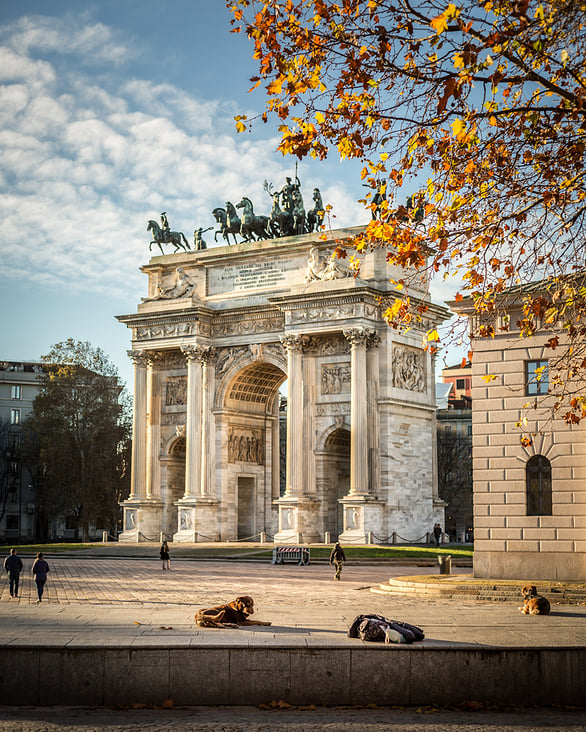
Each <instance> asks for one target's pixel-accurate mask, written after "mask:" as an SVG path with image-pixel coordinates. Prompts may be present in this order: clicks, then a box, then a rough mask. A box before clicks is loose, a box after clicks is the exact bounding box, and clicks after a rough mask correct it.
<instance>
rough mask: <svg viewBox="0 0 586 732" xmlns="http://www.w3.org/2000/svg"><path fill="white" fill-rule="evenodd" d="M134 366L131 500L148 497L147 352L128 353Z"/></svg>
mask: <svg viewBox="0 0 586 732" xmlns="http://www.w3.org/2000/svg"><path fill="white" fill-rule="evenodd" d="M128 355H129V357H130V359H131V360H132V363H133V364H134V410H133V414H132V479H131V489H130V498H131V499H133V498H144V497H146V493H147V491H146V484H147V480H146V456H147V363H148V356H147V354H146V352H145V351H128Z"/></svg>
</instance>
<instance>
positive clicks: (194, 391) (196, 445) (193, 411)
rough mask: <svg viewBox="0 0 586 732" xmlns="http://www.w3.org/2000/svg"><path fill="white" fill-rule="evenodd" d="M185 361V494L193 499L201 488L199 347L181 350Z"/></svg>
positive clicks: (200, 352) (200, 377)
mask: <svg viewBox="0 0 586 732" xmlns="http://www.w3.org/2000/svg"><path fill="white" fill-rule="evenodd" d="M181 350H182V351H183V353H184V354H185V358H186V360H187V420H186V424H185V443H186V444H185V494H184V496H183V497H184V498H193V497H195V496H197V495H199V494H200V486H201V437H202V434H201V403H202V394H201V390H202V368H201V354H202V349H201V348H200V347H199V346H186V347H184V348H182V349H181Z"/></svg>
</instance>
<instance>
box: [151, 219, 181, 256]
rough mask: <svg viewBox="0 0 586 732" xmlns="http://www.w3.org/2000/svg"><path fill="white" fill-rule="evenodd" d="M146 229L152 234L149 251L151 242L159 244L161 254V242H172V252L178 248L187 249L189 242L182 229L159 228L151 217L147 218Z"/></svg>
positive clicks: (162, 252)
mask: <svg viewBox="0 0 586 732" xmlns="http://www.w3.org/2000/svg"><path fill="white" fill-rule="evenodd" d="M147 231H151V232H152V236H153V240H152V241H151V243H150V244H149V252H150V251H151V247H152V246H153V244H158V245H159V249H160V250H161V254H165V252H164V251H163V244H172V245H173V246H174V247H175V251H174V252H173V254H175V253H176V252H178V251H179V250H180V249H183V251H185V252H188V251H189V242H188V241H187V239H186V238H185V235H184V234H183V232H182V231H164V230H163V229H161V227H160V226H159V224H157V222H156V221H153V220H152V219H150V220H149V223H148V226H147Z"/></svg>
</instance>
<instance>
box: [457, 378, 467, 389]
mask: <svg viewBox="0 0 586 732" xmlns="http://www.w3.org/2000/svg"><path fill="white" fill-rule="evenodd" d="M465 388H466V379H456V389H465Z"/></svg>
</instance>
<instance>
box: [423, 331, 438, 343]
mask: <svg viewBox="0 0 586 732" xmlns="http://www.w3.org/2000/svg"><path fill="white" fill-rule="evenodd" d="M426 338H427V340H428V342H432V341H439V339H440V337H439V333H438V332H437V330H428V331H427V336H426Z"/></svg>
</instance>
